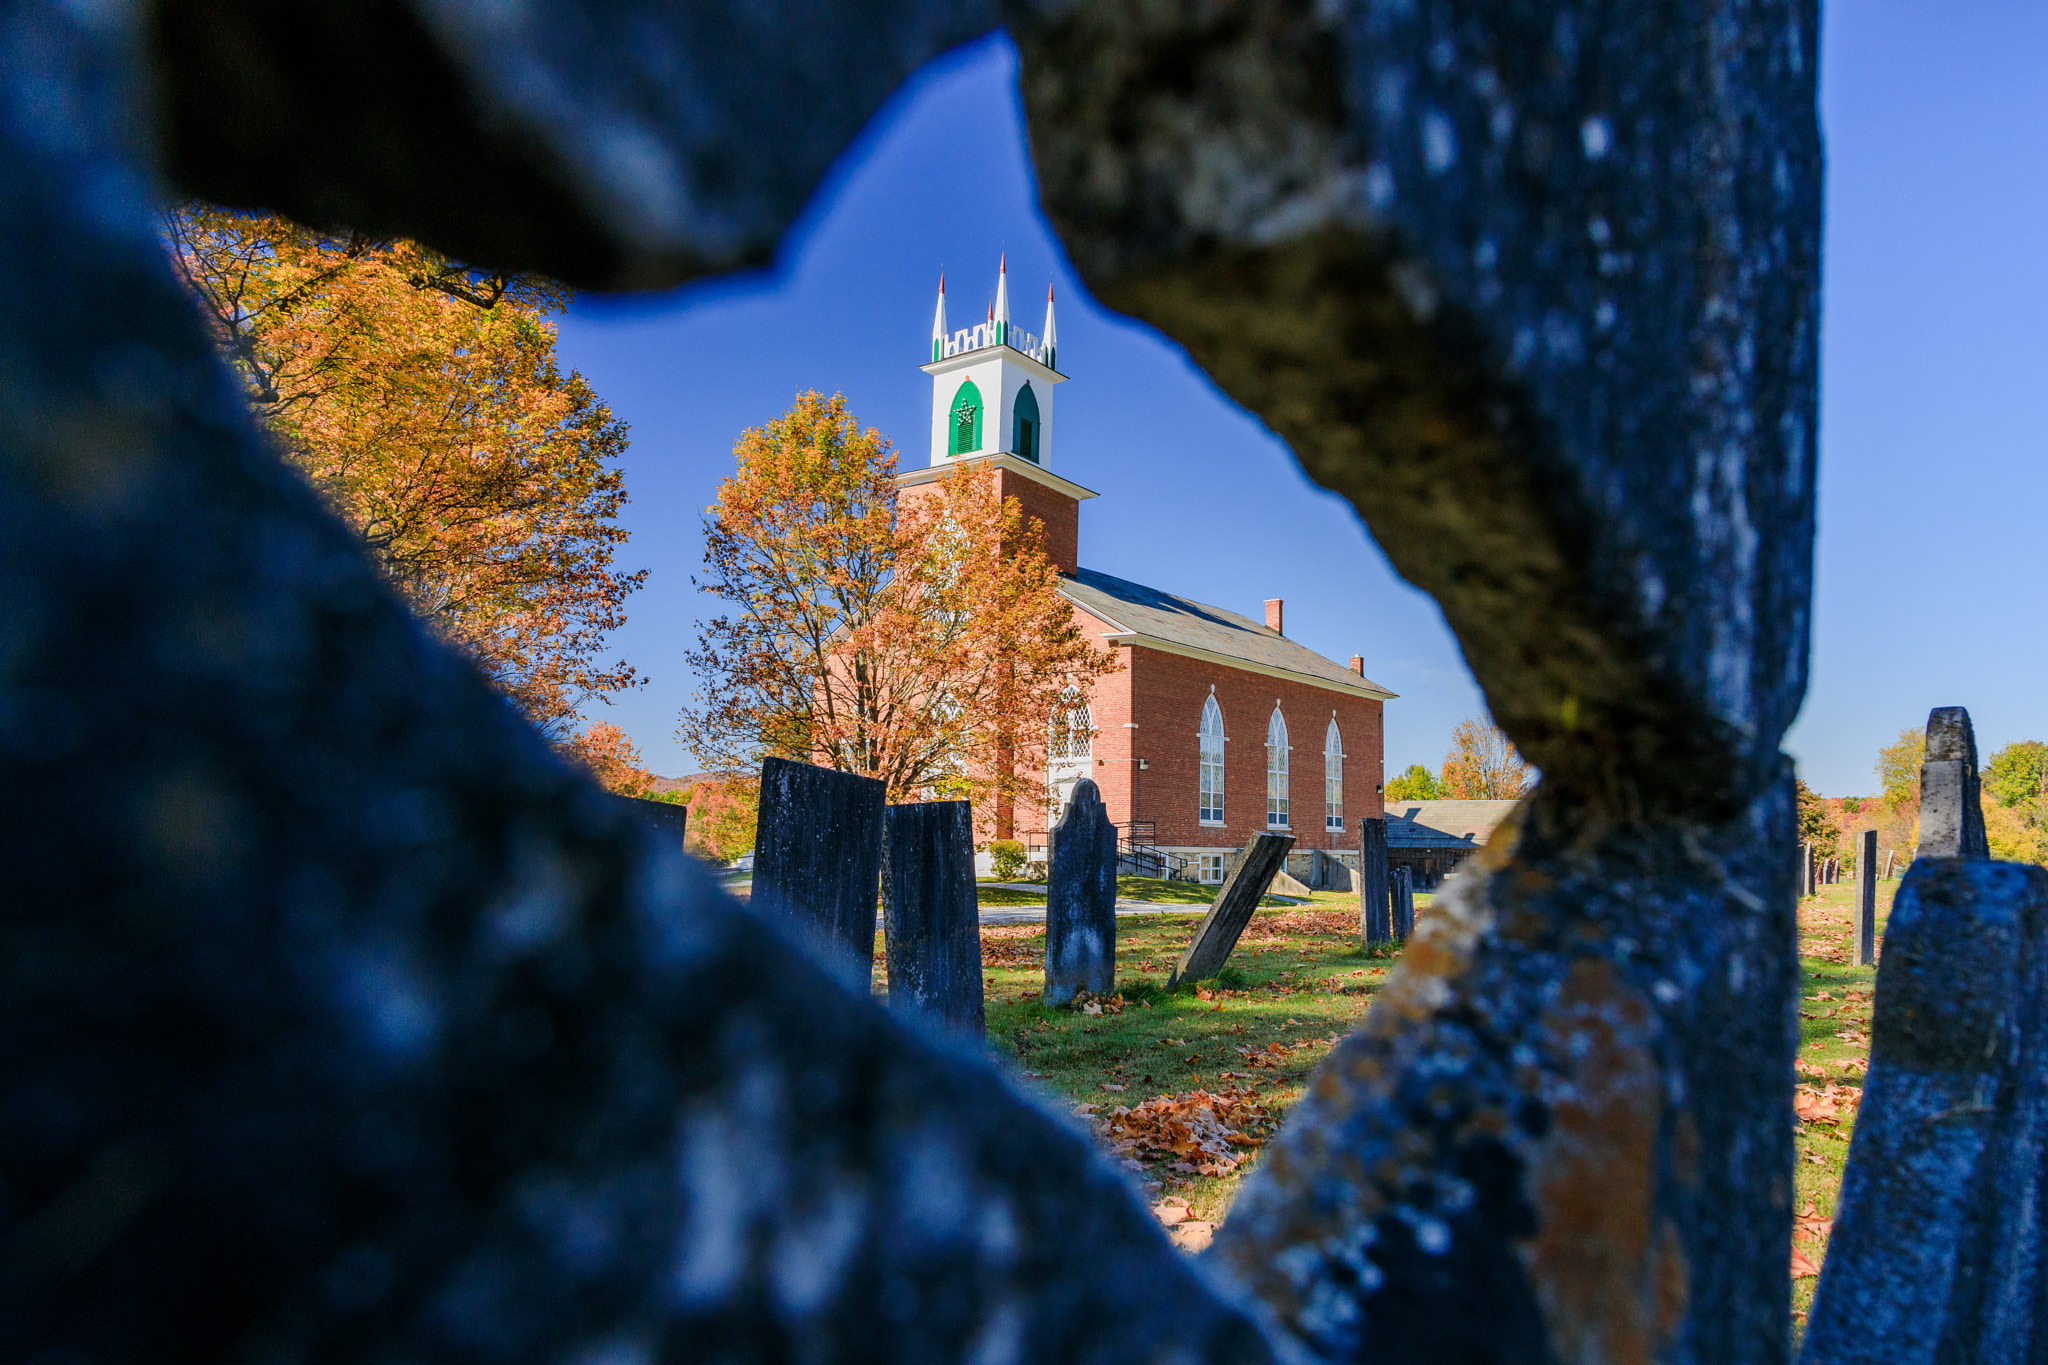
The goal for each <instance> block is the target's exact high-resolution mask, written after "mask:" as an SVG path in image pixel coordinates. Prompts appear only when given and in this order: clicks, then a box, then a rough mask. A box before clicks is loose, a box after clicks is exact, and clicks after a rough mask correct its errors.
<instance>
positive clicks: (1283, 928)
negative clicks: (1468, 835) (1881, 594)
mask: <svg viewBox="0 0 2048 1365" xmlns="http://www.w3.org/2000/svg"><path fill="white" fill-rule="evenodd" d="M1897 886H1898V883H1897V882H1895V881H1894V882H1885V883H1883V884H1882V885H1881V886H1880V888H1879V891H1878V933H1879V937H1880V939H1881V938H1882V936H1883V932H1884V924H1885V919H1886V917H1887V916H1888V915H1889V913H1890V909H1891V899H1892V894H1893V892H1894V891H1895V890H1896V889H1897ZM1118 891H1119V893H1120V894H1121V895H1125V896H1129V897H1131V898H1133V899H1137V898H1140V897H1143V898H1146V899H1153V898H1155V897H1156V898H1159V899H1165V898H1166V896H1167V895H1172V896H1174V897H1176V898H1177V899H1178V900H1180V902H1181V903H1185V904H1187V905H1188V906H1189V909H1188V912H1187V913H1186V914H1158V915H1124V916H1119V917H1118V920H1117V981H1118V984H1119V986H1120V988H1121V990H1122V995H1123V1000H1124V1007H1123V1009H1122V1011H1121V1012H1120V1013H1115V1014H1104V1015H1100V1016H1090V1015H1084V1014H1079V1013H1076V1012H1074V1011H1072V1010H1049V1009H1047V1008H1045V1006H1044V1005H1043V1003H1042V1002H1041V1000H1040V993H1041V991H1042V989H1043V984H1044V980H1043V975H1042V969H1043V965H1044V958H1045V931H1044V928H1043V926H1040V925H1030V924H1019V925H1002V926H997V925H990V926H987V927H984V928H983V930H982V954H983V965H984V971H985V973H986V977H987V982H988V985H987V1013H988V1040H989V1047H990V1050H991V1051H993V1052H994V1053H995V1054H996V1055H997V1056H998V1057H1000V1058H1003V1059H1005V1060H1006V1061H1007V1062H1009V1063H1010V1064H1011V1065H1013V1066H1014V1067H1015V1068H1016V1069H1017V1070H1018V1071H1020V1072H1022V1073H1023V1075H1024V1077H1025V1079H1026V1081H1027V1083H1028V1084H1032V1085H1037V1086H1040V1087H1042V1088H1043V1089H1044V1090H1045V1091H1046V1092H1048V1094H1049V1095H1050V1096H1051V1098H1053V1099H1054V1100H1055V1101H1056V1102H1057V1103H1059V1104H1060V1105H1062V1106H1063V1107H1067V1106H1073V1105H1079V1104H1095V1105H1100V1106H1102V1108H1103V1109H1105V1110H1107V1109H1108V1108H1111V1107H1113V1106H1115V1105H1118V1104H1126V1105H1135V1104H1137V1103H1138V1102H1140V1101H1141V1100H1144V1099H1148V1098H1151V1097H1153V1096H1156V1095H1166V1094H1185V1093H1187V1092H1188V1091H1190V1090H1194V1089H1198V1088H1199V1089H1206V1090H1218V1089H1222V1088H1224V1087H1226V1086H1229V1087H1245V1088H1251V1089H1254V1090H1256V1092H1257V1093H1258V1097H1259V1100H1260V1102H1261V1103H1262V1104H1264V1105H1265V1106H1266V1107H1267V1108H1268V1109H1270V1110H1271V1111H1272V1112H1273V1114H1274V1115H1275V1117H1276V1118H1278V1117H1282V1116H1284V1115H1285V1113H1286V1111H1287V1110H1288V1109H1289V1108H1290V1107H1292V1105H1293V1104H1294V1103H1295V1102H1296V1101H1297V1100H1299V1099H1300V1098H1301V1094H1302V1090H1303V1087H1304V1085H1305V1084H1306V1082H1307V1079H1308V1075H1309V1073H1310V1072H1311V1071H1312V1070H1313V1069H1314V1067H1315V1066H1316V1064H1317V1063H1318V1062H1320V1061H1321V1060H1322V1059H1323V1057H1325V1056H1326V1055H1328V1052H1329V1049H1330V1046H1331V1044H1332V1043H1334V1042H1335V1040H1336V1039H1338V1038H1340V1037H1342V1036H1343V1035H1344V1034H1346V1033H1348V1032H1349V1031H1350V1030H1351V1029H1352V1028H1354V1027H1355V1026H1356V1025H1357V1023H1358V1021H1359V1020H1360V1018H1361V1017H1363V1015H1364V1014H1365V1012H1366V1010H1367V1009H1369V1008H1370V1007H1371V1004H1372V1001H1373V999H1374V997H1375V996H1377V995H1378V993H1379V992H1380V991H1381V990H1382V989H1384V987H1385V985H1386V983H1387V980H1388V978H1389V975H1390V973H1391V971H1392V969H1393V968H1394V967H1395V965H1396V963H1397V960H1398V954H1397V953H1396V952H1395V951H1394V950H1390V949H1377V950H1373V951H1367V950H1365V949H1364V948H1362V947H1361V946H1360V945H1359V942H1358V938H1357V906H1358V901H1357V898H1356V897H1355V896H1352V895H1349V894H1344V893H1336V892H1318V893H1317V894H1315V895H1314V896H1312V897H1310V899H1309V902H1308V903H1307V904H1305V905H1301V906H1298V907H1290V906H1280V907H1275V908H1271V909H1263V910H1261V911H1260V912H1259V913H1258V914H1257V915H1256V916H1254V917H1253V919H1252V922H1251V925H1250V926H1249V927H1248V928H1247V929H1246V931H1245V934H1244V937H1243V938H1242V939H1241V940H1240V941H1239V943H1238V947H1237V951H1236V952H1235V953H1234V954H1233V955H1232V957H1231V961H1230V965H1229V966H1228V967H1227V968H1226V969H1225V973H1224V975H1223V976H1222V977H1221V978H1219V979H1218V980H1216V981H1211V982H1204V983H1199V984H1200V987H1201V989H1203V990H1204V991H1205V992H1207V994H1208V996H1209V998H1206V999H1205V998H1202V997H1201V996H1198V995H1197V994H1196V992H1195V990H1194V989H1191V988H1189V987H1182V988H1181V989H1179V990H1176V991H1174V992H1172V993H1168V992H1167V991H1166V990H1165V983H1166V975H1167V973H1168V972H1169V971H1170V970H1171V969H1172V967H1173V964H1174V962H1175V961H1176V960H1177V959H1178V958H1179V956H1180V953H1181V951H1182V950H1183V949H1184V948H1185V947H1186V946H1187V943H1188V940H1189V938H1190V936H1191V935H1192V934H1193V932H1194V928H1195V925H1196V923H1197V922H1198V921H1199V919H1200V917H1201V910H1202V909H1203V908H1205V907H1206V906H1207V904H1208V902H1209V899H1210V896H1211V894H1212V889H1210V888H1202V887H1196V886H1191V885H1189V884H1188V883H1175V882H1161V881H1158V880H1155V879H1150V878H1139V877H1122V878H1119V879H1118ZM981 894H982V901H983V904H994V903H1004V902H996V901H993V900H992V899H991V892H990V890H989V889H988V888H984V889H983V891H982V893H981ZM1009 894H1014V895H1018V896H1019V898H1020V900H1019V902H1016V903H1024V904H1030V903H1035V901H1036V900H1037V898H1034V897H1031V896H1028V895H1025V894H1024V893H1009ZM1855 897H1856V887H1855V885H1854V884H1853V883H1845V884H1842V885H1839V886H1833V887H1823V888H1821V892H1820V894H1819V895H1818V896H1816V897H1814V898H1812V899H1810V900H1803V901H1801V902H1800V910H1799V926H1800V952H1801V957H1800V970H1801V976H1802V988H1801V1001H1800V1020H1799V1026H1800V1040H1799V1058H1800V1061H1801V1063H1802V1065H1803V1067H1804V1068H1805V1070H1804V1071H1803V1072H1802V1074H1801V1075H1800V1076H1799V1080H1800V1081H1801V1082H1802V1083H1803V1084H1806V1085H1811V1086H1825V1085H1831V1084H1832V1085H1840V1086H1845V1087H1848V1088H1850V1089H1852V1090H1857V1091H1860V1090H1861V1088H1862V1084H1863V1076H1862V1072H1861V1070H1860V1069H1859V1068H1860V1064H1862V1063H1864V1062H1866V1061H1867V1059H1868V1057H1869V1052H1870V1041H1869V1029H1870V1010H1871V1001H1870V992H1871V991H1872V988H1873V986H1874V978H1875V976H1876V972H1875V969H1873V968H1869V967H1852V966H1850V965H1849V960H1850V943H1849V933H1850V926H1851V923H1852V916H1853V914H1854V908H1855ZM1416 899H1417V904H1418V908H1427V906H1428V905H1429V904H1430V902H1431V897H1429V896H1426V895H1425V896H1418V897H1417V898H1416ZM880 956H881V954H880V951H879V949H878V951H877V973H876V975H877V989H880V988H881V982H880V976H881V971H880ZM1217 987H1220V988H1221V989H1220V990H1219V989H1215V988H1217ZM1851 991H1854V992H1857V995H1855V996H1854V997H1851V996H1850V995H1849V992H1851ZM1822 993H1825V994H1826V995H1827V996H1828V997H1829V998H1828V999H1825V1000H1823V999H1820V998H1819V997H1820V996H1821V994H1822ZM1843 1035H1847V1036H1843ZM1270 1043H1280V1044H1284V1045H1286V1046H1287V1047H1289V1048H1291V1049H1293V1050H1292V1051H1290V1052H1288V1053H1287V1054H1286V1058H1285V1061H1284V1062H1283V1063H1282V1064H1281V1065H1279V1066H1277V1067H1271V1068H1264V1067H1262V1068H1253V1067H1251V1066H1249V1065H1248V1064H1247V1063H1246V1061H1245V1059H1244V1057H1243V1055H1242V1054H1241V1053H1240V1051H1239V1049H1241V1048H1250V1049H1263V1048H1265V1047H1266V1046H1267V1045H1268V1044H1270ZM1844 1063H1848V1064H1849V1066H1848V1067H1847V1068H1846V1069H1845V1068H1844V1065H1843V1064H1844ZM1814 1071H1818V1072H1820V1073H1823V1074H1822V1075H1820V1076H1815V1075H1813V1074H1811V1073H1812V1072H1814ZM1109 1086H1122V1087H1123V1089H1121V1090H1111V1089H1107V1088H1106V1087H1109ZM1853 1126H1854V1125H1853V1120H1851V1119H1848V1118H1846V1117H1845V1118H1843V1119H1842V1120H1840V1121H1839V1122H1835V1123H1827V1122H1819V1121H1815V1122H1803V1123H1800V1124H1799V1125H1798V1129H1797V1152H1798V1163H1797V1171H1796V1176H1795V1195H1794V1200H1793V1212H1794V1213H1795V1214H1797V1213H1801V1212H1803V1211H1804V1210H1805V1209H1807V1208H1808V1207H1809V1206H1810V1207H1811V1208H1812V1210H1813V1215H1814V1216H1815V1217H1817V1218H1822V1219H1829V1218H1832V1217H1833V1216H1834V1213H1835V1204H1836V1199H1837V1197H1838V1195H1839V1192H1840V1189H1841V1183H1842V1167H1843V1164H1844V1162H1845V1161H1846V1159H1847V1157H1848V1152H1849V1137H1850V1134H1851V1132H1852V1130H1853ZM1256 1166H1257V1161H1256V1160H1253V1161H1250V1162H1247V1163H1246V1164H1245V1165H1244V1166H1242V1167H1240V1168H1238V1170H1236V1171H1234V1172H1232V1173H1231V1174H1230V1175H1228V1176H1222V1177H1207V1176H1180V1175H1175V1174H1173V1173H1171V1172H1169V1171H1167V1170H1166V1169H1165V1168H1164V1167H1163V1166H1160V1165H1155V1166H1153V1167H1152V1168H1151V1170H1150V1171H1149V1173H1148V1175H1147V1177H1146V1178H1147V1179H1149V1180H1151V1181H1153V1182H1156V1183H1157V1184H1158V1186H1159V1187H1160V1193H1162V1194H1166V1193H1170V1194H1177V1195H1181V1196H1183V1197H1185V1198H1187V1199H1188V1200H1189V1202H1190V1204H1191V1205H1192V1206H1193V1216H1194V1217H1196V1218H1204V1219H1210V1220H1220V1219H1221V1218H1222V1217H1223V1216H1224V1215H1225V1214H1227V1213H1228V1211H1229V1207H1230V1201H1231V1199H1232V1198H1233V1197H1234V1196H1235V1194H1236V1192H1237V1189H1238V1186H1239V1185H1240V1184H1241V1183H1242V1181H1243V1178H1244V1176H1245V1175H1247V1174H1249V1173H1250V1172H1251V1171H1252V1170H1253V1169H1255V1168H1256ZM1794 1245H1795V1246H1796V1247H1797V1248H1798V1249H1799V1250H1800V1251H1801V1252H1802V1253H1803V1254H1804V1255H1805V1256H1806V1257H1807V1258H1808V1259H1809V1260H1811V1261H1812V1262H1813V1263H1814V1264H1815V1265H1816V1266H1818V1265H1819V1264H1820V1263H1821V1261H1822V1260H1823V1258H1824V1255H1825V1252H1826V1239H1825V1236H1815V1235H1809V1234H1802V1235H1800V1236H1799V1237H1797V1238H1796V1239H1795V1241H1794ZM1815 1283H1816V1281H1815V1280H1814V1279H1812V1278H1802V1279H1799V1280H1795V1281H1794V1282H1793V1285H1792V1301H1793V1312H1794V1318H1795V1320H1796V1321H1797V1322H1798V1323H1801V1324H1803V1323H1804V1320H1805V1317H1806V1313H1807V1310H1808V1309H1809V1307H1810V1306H1811V1304H1812V1301H1813V1291H1814V1286H1815Z"/></svg>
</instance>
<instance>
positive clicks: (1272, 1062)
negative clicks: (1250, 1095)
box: [1237, 1041, 1316, 1070]
mask: <svg viewBox="0 0 2048 1365" xmlns="http://www.w3.org/2000/svg"><path fill="white" fill-rule="evenodd" d="M1314 1046H1316V1044H1315V1043H1314V1042H1312V1041H1303V1042H1299V1043H1268V1044H1266V1045H1265V1046H1264V1047H1241V1048H1239V1049H1238V1050H1237V1055H1238V1056H1240V1057H1242V1058H1244V1061H1245V1065H1246V1066H1251V1067H1261V1068H1264V1069H1267V1070H1278V1069H1279V1068H1281V1067H1284V1066H1288V1065H1290V1061H1289V1059H1290V1058H1292V1057H1293V1055H1294V1054H1295V1053H1297V1052H1300V1051H1302V1050H1303V1049H1305V1048H1311V1047H1314Z"/></svg>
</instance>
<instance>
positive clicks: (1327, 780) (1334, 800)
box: [1323, 716, 1344, 831]
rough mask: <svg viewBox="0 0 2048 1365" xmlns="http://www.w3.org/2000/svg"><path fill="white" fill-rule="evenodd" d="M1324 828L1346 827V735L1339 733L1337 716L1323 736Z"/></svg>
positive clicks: (1337, 828)
mask: <svg viewBox="0 0 2048 1365" xmlns="http://www.w3.org/2000/svg"><path fill="white" fill-rule="evenodd" d="M1323 828H1324V829H1327V830H1339V831H1341V830H1342V829H1343V828H1344V736H1343V735H1341V734H1339V733H1337V718H1336V717H1335V716H1331V717H1330V729H1329V733H1327V734H1325V735H1324V736H1323Z"/></svg>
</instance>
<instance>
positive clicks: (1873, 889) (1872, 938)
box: [1856, 829, 1877, 967]
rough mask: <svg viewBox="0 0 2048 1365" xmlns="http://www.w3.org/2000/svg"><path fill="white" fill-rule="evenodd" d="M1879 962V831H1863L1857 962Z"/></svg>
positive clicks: (1858, 878)
mask: <svg viewBox="0 0 2048 1365" xmlns="http://www.w3.org/2000/svg"><path fill="white" fill-rule="evenodd" d="M1875 961H1877V831H1876V830H1874V829H1866V830H1864V831H1863V847H1862V848H1861V849H1860V850H1859V851H1858V852H1857V854H1856V965H1857V966H1859V967H1868V966H1869V965H1870V964H1871V963H1873V962H1875Z"/></svg>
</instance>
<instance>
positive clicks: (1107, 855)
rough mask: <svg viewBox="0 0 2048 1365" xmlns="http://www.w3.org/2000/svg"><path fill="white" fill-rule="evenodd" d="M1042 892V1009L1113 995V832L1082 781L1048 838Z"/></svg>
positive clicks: (1096, 793)
mask: <svg viewBox="0 0 2048 1365" xmlns="http://www.w3.org/2000/svg"><path fill="white" fill-rule="evenodd" d="M1048 862H1049V863H1050V866H1051V870H1052V871H1051V881H1050V883H1049V884H1048V885H1047V887H1046V892H1045V1003H1046V1004H1048V1005H1065V1004H1067V1003H1069V1002H1071V1001H1072V1000H1073V998H1074V997H1075V995H1077V994H1078V993H1080V992H1082V991H1087V992H1088V993H1089V994H1091V995H1108V994H1109V993H1110V992H1111V991H1112V990H1114V989H1116V826H1115V825H1114V824H1112V823H1110V819H1109V812H1108V811H1106V810H1104V809H1103V806H1102V792H1101V790H1100V789H1099V788H1097V787H1096V785H1095V783H1094V781H1093V779H1090V778H1086V777H1084V778H1082V779H1081V780H1080V781H1079V782H1076V783H1075V784H1074V790H1073V794H1072V795H1071V796H1069V797H1068V798H1067V813H1066V816H1065V818H1063V819H1062V820H1061V821H1060V823H1059V828H1057V829H1055V830H1054V831H1053V832H1052V852H1051V856H1050V857H1049V859H1048Z"/></svg>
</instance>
